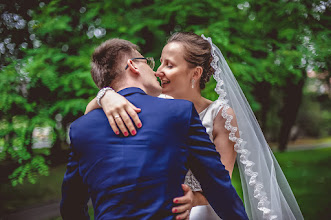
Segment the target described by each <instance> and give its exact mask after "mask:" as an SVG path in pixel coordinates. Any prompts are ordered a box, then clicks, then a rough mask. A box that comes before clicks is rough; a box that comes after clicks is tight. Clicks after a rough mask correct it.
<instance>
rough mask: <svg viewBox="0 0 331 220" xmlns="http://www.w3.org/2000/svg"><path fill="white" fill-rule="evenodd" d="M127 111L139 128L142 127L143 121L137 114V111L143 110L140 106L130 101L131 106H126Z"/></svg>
mask: <svg viewBox="0 0 331 220" xmlns="http://www.w3.org/2000/svg"><path fill="white" fill-rule="evenodd" d="M126 111H127V112H128V114H129V115H130V117H131V119H132V121H133V122H134V123H135V125H136V126H137V127H138V128H141V126H142V123H141V121H140V119H139V116H138V114H137V112H138V113H139V112H141V109H140V108H137V107H135V106H134V105H133V104H131V103H130V105H129V107H127V108H126Z"/></svg>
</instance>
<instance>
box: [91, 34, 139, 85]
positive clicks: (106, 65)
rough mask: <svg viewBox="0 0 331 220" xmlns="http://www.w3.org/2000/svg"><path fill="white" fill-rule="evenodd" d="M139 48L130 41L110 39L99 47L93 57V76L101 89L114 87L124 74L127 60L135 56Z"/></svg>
mask: <svg viewBox="0 0 331 220" xmlns="http://www.w3.org/2000/svg"><path fill="white" fill-rule="evenodd" d="M138 50H139V47H138V46H137V45H135V44H133V43H131V42H130V41H127V40H122V39H118V38H114V39H110V40H107V41H105V42H104V43H102V44H101V45H100V46H98V47H97V48H96V49H95V50H94V53H93V55H92V64H91V66H92V68H91V75H92V78H93V80H94V83H95V84H96V85H97V86H98V88H99V89H101V88H104V87H107V86H112V84H114V81H116V80H115V79H118V78H120V77H121V75H123V74H121V73H123V72H124V68H125V58H127V59H130V58H132V57H133V56H134V54H135V51H138Z"/></svg>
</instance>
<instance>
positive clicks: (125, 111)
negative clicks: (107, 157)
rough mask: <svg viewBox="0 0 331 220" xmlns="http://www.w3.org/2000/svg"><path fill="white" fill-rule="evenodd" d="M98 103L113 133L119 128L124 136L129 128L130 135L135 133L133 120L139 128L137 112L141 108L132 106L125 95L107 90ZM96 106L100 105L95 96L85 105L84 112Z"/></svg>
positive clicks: (139, 122)
mask: <svg viewBox="0 0 331 220" xmlns="http://www.w3.org/2000/svg"><path fill="white" fill-rule="evenodd" d="M100 103H101V105H102V109H103V111H104V112H105V114H106V116H107V118H108V121H109V124H110V126H111V128H112V129H113V131H114V133H115V134H119V130H120V131H121V132H122V133H123V134H124V135H125V136H128V134H129V132H128V130H129V131H130V133H131V134H132V135H135V134H136V133H137V131H136V129H135V126H134V125H133V123H132V122H134V124H135V125H136V126H137V127H138V128H141V126H142V123H141V121H140V119H139V117H138V114H137V113H139V112H141V109H140V108H137V107H136V106H134V105H133V104H132V103H131V102H129V101H128V100H127V99H126V98H125V97H123V96H121V95H120V94H118V93H116V92H113V91H110V90H108V91H106V93H105V95H104V96H103V97H102V98H101V100H100ZM97 108H100V106H99V105H98V103H97V101H96V98H94V99H93V100H92V101H91V102H90V103H89V104H88V105H87V107H86V110H85V114H87V113H89V112H90V111H92V110H94V109H97ZM115 116H116V117H115ZM117 116H120V117H117ZM130 117H131V118H130ZM118 128H119V129H118Z"/></svg>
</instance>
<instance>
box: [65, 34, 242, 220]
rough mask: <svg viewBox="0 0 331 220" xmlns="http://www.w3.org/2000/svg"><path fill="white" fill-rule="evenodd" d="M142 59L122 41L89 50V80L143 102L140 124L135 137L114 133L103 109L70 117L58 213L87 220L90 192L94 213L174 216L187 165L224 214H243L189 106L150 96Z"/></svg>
mask: <svg viewBox="0 0 331 220" xmlns="http://www.w3.org/2000/svg"><path fill="white" fill-rule="evenodd" d="M147 60H148V59H146V58H144V57H143V56H142V55H141V54H140V53H139V52H138V48H137V46H136V45H134V44H132V43H131V42H129V41H126V40H121V39H112V40H108V41H106V42H104V43H103V44H101V45H100V46H99V47H98V48H97V49H96V50H95V51H94V54H93V57H92V71H91V73H92V77H93V80H94V81H95V83H96V84H97V86H98V87H99V88H103V87H106V86H111V87H113V88H114V89H115V90H116V91H117V92H118V93H119V94H121V95H123V96H125V97H126V98H127V99H128V100H129V101H130V102H132V103H133V104H134V105H135V106H137V107H139V108H141V109H142V111H141V113H140V114H139V116H140V119H141V120H142V122H143V123H144V126H143V127H142V128H141V129H140V130H139V133H138V134H137V135H135V136H129V137H124V136H121V135H116V134H115V133H114V132H113V131H112V129H111V127H110V126H109V123H108V119H107V117H106V115H105V114H104V112H103V110H102V109H96V110H94V111H92V112H90V113H88V114H87V115H85V116H83V117H81V118H79V119H77V120H76V121H75V122H73V123H72V125H71V128H70V138H71V153H70V158H69V163H68V165H67V171H66V174H65V176H64V179H63V184H62V201H61V214H62V217H63V218H64V219H89V216H88V212H87V206H86V203H87V201H88V199H89V198H91V199H92V203H93V207H94V215H95V219H174V217H175V214H173V213H172V212H171V209H172V208H173V202H172V198H175V197H177V196H181V195H182V194H183V193H182V189H181V187H180V186H181V183H183V182H184V178H185V174H186V173H187V171H188V169H191V170H192V172H193V173H194V175H195V176H196V178H197V179H198V180H199V182H200V183H201V186H202V188H203V189H204V191H203V193H204V195H205V197H206V198H207V199H208V201H209V203H210V204H211V205H212V207H213V208H214V210H215V212H216V213H217V214H218V215H219V216H220V217H221V218H222V219H225V220H226V219H231V220H236V219H248V218H247V215H246V213H245V209H244V207H243V204H242V201H241V200H240V198H239V196H238V195H237V193H236V191H235V189H234V188H233V186H232V185H231V181H230V177H229V174H228V172H227V171H226V170H225V169H224V166H223V165H222V163H221V162H220V158H219V154H218V153H217V152H216V150H215V146H214V145H213V144H212V143H211V141H210V140H209V137H208V134H207V133H206V132H205V128H204V127H203V126H202V124H201V121H200V119H199V116H198V114H197V112H196V110H195V108H194V106H193V104H192V103H191V102H189V101H186V100H170V99H161V98H157V97H154V96H158V95H159V94H160V93H161V87H160V85H159V83H158V81H157V79H156V77H155V75H154V74H155V73H154V71H153V70H152V69H151V68H150V66H149V65H148V64H147ZM115 120H116V116H115Z"/></svg>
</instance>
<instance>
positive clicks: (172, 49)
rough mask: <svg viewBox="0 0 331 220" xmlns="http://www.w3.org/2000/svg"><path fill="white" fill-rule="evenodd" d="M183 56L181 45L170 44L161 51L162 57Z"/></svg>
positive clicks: (176, 43)
mask: <svg viewBox="0 0 331 220" xmlns="http://www.w3.org/2000/svg"><path fill="white" fill-rule="evenodd" d="M183 54H184V47H183V45H182V44H181V43H178V42H171V43H168V44H167V45H165V46H164V48H163V50H162V57H163V56H172V57H182V56H183Z"/></svg>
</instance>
